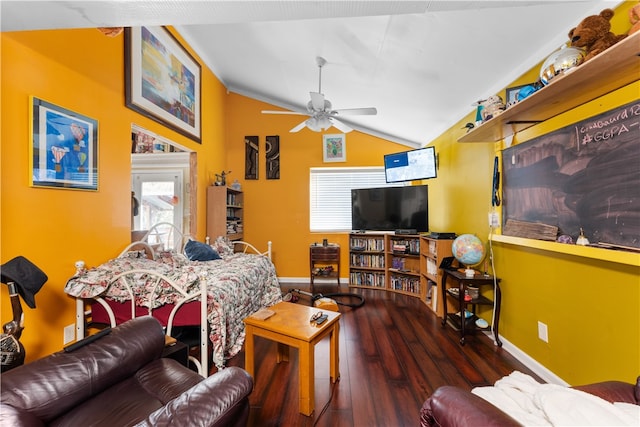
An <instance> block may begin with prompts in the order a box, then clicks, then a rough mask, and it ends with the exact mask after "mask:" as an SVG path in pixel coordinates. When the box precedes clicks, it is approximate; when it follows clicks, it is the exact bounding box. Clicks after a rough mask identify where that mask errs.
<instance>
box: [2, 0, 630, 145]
mask: <svg viewBox="0 0 640 427" xmlns="http://www.w3.org/2000/svg"><path fill="white" fill-rule="evenodd" d="M619 3H620V2H614V1H607V0H598V1H596V0H589V1H579V0H578V1H552V0H548V1H544V0H543V1H526V0H522V1H313V0H309V1H275V0H272V1H179V0H166V1H165V0H157V1H7V0H3V1H2V2H1V3H0V8H1V9H0V12H1V25H2V27H1V28H2V31H23V30H39V29H59V28H90V27H120V26H139V25H172V26H174V27H175V28H176V29H177V30H178V32H179V33H180V34H181V35H182V36H183V37H184V39H185V40H186V41H187V42H188V43H189V44H190V45H191V46H192V48H193V49H194V50H195V51H196V52H197V54H198V55H199V56H200V58H202V60H203V62H204V63H205V65H206V66H207V67H208V68H210V69H211V70H212V71H213V73H214V74H215V75H216V76H217V77H218V79H220V81H221V82H222V83H223V84H224V85H225V87H226V88H227V89H228V90H229V91H231V92H236V93H239V94H242V95H246V96H249V97H251V98H255V99H258V100H261V101H266V102H268V103H270V104H273V105H274V106H277V107H281V108H282V109H305V108H306V105H307V102H308V101H309V99H310V95H309V92H316V91H318V67H317V64H316V57H317V56H321V57H323V58H325V59H326V60H327V64H326V65H325V66H324V67H323V69H322V92H323V93H324V94H325V96H326V98H327V99H329V100H330V101H331V103H332V104H333V108H336V109H345V108H360V107H376V108H377V111H378V113H377V115H375V116H348V117H346V118H344V119H342V121H344V122H345V123H347V124H348V125H349V126H350V127H352V128H354V129H358V130H360V131H362V132H365V133H369V134H372V135H376V136H381V137H384V138H386V139H389V140H392V141H395V142H399V143H402V144H405V145H407V146H410V147H421V146H424V145H426V144H429V143H430V142H431V141H432V140H433V139H434V138H436V137H437V136H438V135H440V134H441V133H442V132H443V131H445V130H446V129H448V128H450V127H451V126H452V125H453V124H455V123H456V122H457V121H458V120H460V119H461V118H462V117H463V116H465V115H466V114H468V113H469V112H470V111H472V110H473V109H474V107H473V106H472V104H473V103H474V102H475V101H477V100H479V99H483V98H486V97H488V96H490V95H493V94H496V93H498V92H499V91H500V90H501V89H502V88H504V87H506V86H508V85H509V84H510V83H511V82H512V81H514V80H515V79H516V78H518V77H519V76H521V75H522V74H523V73H524V72H526V71H527V70H529V69H530V68H531V67H533V66H535V65H536V64H537V63H539V62H540V61H542V60H543V59H544V58H546V57H547V56H548V55H549V54H550V53H552V52H553V51H554V50H556V49H558V48H559V47H560V46H561V45H563V44H564V43H566V42H567V41H568V36H567V33H568V32H569V30H570V29H571V28H573V27H575V26H576V25H577V24H578V23H579V22H580V21H581V20H582V18H584V17H585V16H588V15H592V14H596V13H599V12H600V11H601V10H602V9H604V8H607V7H610V8H615V7H616V6H617V5H618V4H619ZM300 121H301V117H300V116H293V115H292V116H291V127H294V126H295V125H296V124H298V123H299V122H300ZM334 130H335V129H330V131H334ZM301 132H311V131H310V130H308V129H304V130H302V131H301ZM461 132H462V130H461Z"/></svg>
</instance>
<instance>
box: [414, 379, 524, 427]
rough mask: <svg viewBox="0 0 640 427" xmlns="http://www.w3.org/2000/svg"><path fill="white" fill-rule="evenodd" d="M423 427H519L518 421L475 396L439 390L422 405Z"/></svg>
mask: <svg viewBox="0 0 640 427" xmlns="http://www.w3.org/2000/svg"><path fill="white" fill-rule="evenodd" d="M420 422H421V424H420V425H421V426H422V427H429V426H442V427H455V426H486V427H490V426H496V427H508V426H509V427H510V426H514V427H515V426H520V423H518V422H517V421H516V420H514V419H513V418H511V417H510V416H509V415H507V414H505V413H504V412H502V411H501V410H500V409H498V408H496V407H495V406H493V405H492V404H491V403H489V402H487V401H486V400H484V399H482V398H481V397H479V396H476V395H475V394H472V393H470V392H468V391H465V390H463V389H461V388H458V387H453V386H442V387H439V388H438V389H437V390H436V391H435V392H434V393H433V394H432V395H431V396H430V397H429V398H428V399H427V400H426V402H425V403H424V405H422V409H421V410H420Z"/></svg>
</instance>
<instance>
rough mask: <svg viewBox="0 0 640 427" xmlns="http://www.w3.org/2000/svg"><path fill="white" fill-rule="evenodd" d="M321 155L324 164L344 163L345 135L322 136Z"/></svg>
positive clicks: (345, 152)
mask: <svg viewBox="0 0 640 427" xmlns="http://www.w3.org/2000/svg"><path fill="white" fill-rule="evenodd" d="M322 155H323V160H324V161H325V162H346V161H347V146H346V136H345V134H343V133H341V134H337V135H323V136H322Z"/></svg>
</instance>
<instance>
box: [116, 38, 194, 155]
mask: <svg viewBox="0 0 640 427" xmlns="http://www.w3.org/2000/svg"><path fill="white" fill-rule="evenodd" d="M201 88H202V69H201V66H200V64H199V63H198V62H197V61H196V60H195V59H194V58H193V56H191V54H190V53H189V52H188V51H187V50H186V49H185V48H184V47H183V46H182V45H181V44H180V43H179V42H178V40H177V39H176V38H175V37H174V36H173V34H171V33H170V32H169V30H167V29H166V28H165V27H152V26H149V27H144V26H142V27H131V28H125V99H126V106H127V107H129V108H130V109H132V110H134V111H136V112H138V113H140V114H142V115H143V116H145V117H147V118H150V119H152V120H154V121H156V122H158V123H161V124H163V125H164V126H166V127H168V128H170V129H173V130H174V131H176V132H178V133H180V134H182V135H184V136H186V137H188V138H191V139H192V140H194V141H196V142H198V143H201V141H202V126H201V104H202V96H201Z"/></svg>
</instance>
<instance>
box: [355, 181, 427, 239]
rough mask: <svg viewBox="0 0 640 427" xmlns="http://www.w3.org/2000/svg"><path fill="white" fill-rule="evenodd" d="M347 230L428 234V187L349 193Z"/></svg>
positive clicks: (415, 186)
mask: <svg viewBox="0 0 640 427" xmlns="http://www.w3.org/2000/svg"><path fill="white" fill-rule="evenodd" d="M351 228H352V229H353V230H355V231H395V230H414V229H415V230H416V231H417V232H426V231H429V192H428V187H427V186H426V185H412V186H407V187H382V188H361V189H354V190H351Z"/></svg>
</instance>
